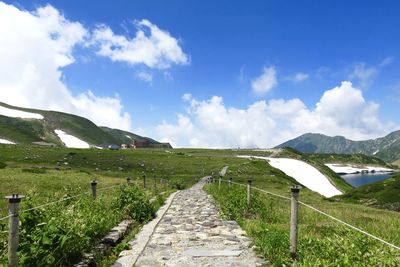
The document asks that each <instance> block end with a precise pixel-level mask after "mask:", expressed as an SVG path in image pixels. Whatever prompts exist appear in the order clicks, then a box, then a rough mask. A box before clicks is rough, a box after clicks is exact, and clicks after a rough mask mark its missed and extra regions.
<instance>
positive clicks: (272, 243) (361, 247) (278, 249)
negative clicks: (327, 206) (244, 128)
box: [206, 184, 400, 266]
mask: <svg viewBox="0 0 400 267" xmlns="http://www.w3.org/2000/svg"><path fill="white" fill-rule="evenodd" d="M206 190H207V191H208V192H209V193H210V194H211V195H212V196H213V197H214V198H215V199H216V201H217V202H218V203H219V206H220V209H221V212H222V214H223V216H225V218H227V219H229V220H236V221H238V223H239V224H240V225H241V226H242V227H243V228H244V229H245V231H246V232H247V234H248V235H250V236H251V237H253V239H254V244H255V246H256V249H257V251H258V252H259V253H260V254H261V255H262V256H264V257H265V259H266V260H268V261H269V262H270V264H271V265H272V266H291V265H293V266H400V254H399V252H398V251H396V250H394V249H391V248H389V247H387V246H385V245H383V244H382V243H380V242H378V241H375V240H372V239H370V238H368V237H366V236H365V235H363V234H361V233H358V232H355V231H353V230H351V229H348V228H345V227H344V226H342V225H338V224H337V223H335V222H334V221H330V220H329V219H328V218H326V217H323V216H322V215H319V214H316V213H315V212H313V211H312V210H309V209H306V208H305V207H301V208H300V214H299V244H298V246H299V247H298V259H297V261H292V260H291V258H290V257H289V218H290V202H289V201H287V200H284V199H279V198H276V197H273V196H269V195H265V194H261V193H258V192H253V194H252V206H251V208H250V209H248V208H247V204H246V192H245V189H244V187H239V186H237V185H235V186H232V187H231V188H229V187H228V186H227V185H226V184H223V185H222V186H221V189H220V190H219V189H218V186H216V185H213V184H211V185H208V186H207V187H206ZM338 209H340V208H339V207H338ZM362 215H364V216H366V215H368V214H363V212H362V211H361V210H358V211H357V212H355V213H354V214H353V215H352V217H353V218H352V219H351V220H352V221H362V220H364V219H365V217H364V216H362ZM387 215H388V214H387ZM379 222H380V223H381V225H379V226H378V225H375V226H374V227H380V228H384V229H385V231H386V233H387V234H388V233H391V232H392V233H393V232H396V231H397V230H398V229H399V226H400V222H399V221H392V220H391V219H390V218H388V219H387V220H385V219H384V220H380V221H379ZM396 241H397V243H400V242H399V241H400V240H399V239H397V240H396Z"/></svg>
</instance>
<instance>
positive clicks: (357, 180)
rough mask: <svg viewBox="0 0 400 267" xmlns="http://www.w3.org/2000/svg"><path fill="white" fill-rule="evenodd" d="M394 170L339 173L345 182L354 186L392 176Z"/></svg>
mask: <svg viewBox="0 0 400 267" xmlns="http://www.w3.org/2000/svg"><path fill="white" fill-rule="evenodd" d="M394 174H395V173H394V172H378V173H357V174H345V175H340V177H342V178H343V179H344V180H346V182H348V183H349V184H351V185H352V186H354V187H359V186H362V185H365V184H370V183H374V182H378V181H382V180H385V179H388V178H390V177H392V176H393V175H394Z"/></svg>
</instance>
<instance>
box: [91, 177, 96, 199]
mask: <svg viewBox="0 0 400 267" xmlns="http://www.w3.org/2000/svg"><path fill="white" fill-rule="evenodd" d="M90 185H91V187H92V196H93V199H96V197H97V181H95V180H93V181H92V182H91V183H90Z"/></svg>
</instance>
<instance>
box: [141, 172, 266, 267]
mask: <svg viewBox="0 0 400 267" xmlns="http://www.w3.org/2000/svg"><path fill="white" fill-rule="evenodd" d="M204 183H205V179H203V180H201V181H200V182H199V183H197V184H196V185H194V186H193V187H192V188H190V189H187V190H183V191H181V192H178V193H177V195H176V196H175V198H174V199H173V201H172V203H171V206H170V207H169V209H168V210H167V211H166V213H165V214H164V217H163V218H162V219H161V220H160V222H159V223H158V225H157V226H156V228H155V230H154V233H153V235H152V236H151V238H150V240H149V242H148V243H147V246H146V247H145V249H144V250H143V252H142V253H141V255H140V256H139V258H138V259H137V261H136V265H135V266H138V267H147V266H149V267H150V266H151V267H156V266H185V267H186V266H187V267H191V266H193V267H194V266H196V267H198V266H215V267H216V266H218V267H228V266H229V267H230V266H232V267H233V266H235V267H236V266H238V267H240V266H243V267H244V266H260V265H262V263H263V260H262V259H260V258H258V257H257V256H256V254H255V253H254V252H253V251H252V249H251V248H250V245H251V240H250V239H249V238H248V237H246V236H245V232H244V231H243V230H242V229H241V228H240V226H239V225H238V224H237V223H236V222H234V221H223V220H221V219H220V216H219V214H218V210H217V208H216V206H215V204H214V201H213V199H212V197H211V196H208V195H207V194H206V193H205V192H204V191H203V190H202V187H203V185H204Z"/></svg>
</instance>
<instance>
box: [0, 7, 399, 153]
mask: <svg viewBox="0 0 400 267" xmlns="http://www.w3.org/2000/svg"><path fill="white" fill-rule="evenodd" d="M5 5H7V6H8V7H10V6H14V7H16V8H17V10H18V14H21V18H22V14H30V15H31V16H33V17H36V19H38V20H39V21H40V20H41V19H43V17H45V15H43V16H41V15H38V13H37V10H38V9H40V8H44V7H46V6H49V5H50V6H51V8H52V9H54V10H56V11H57V12H59V13H58V15H55V16H56V17H57V18H60V17H61V18H62V19H64V20H66V21H67V23H79V25H80V27H81V28H82V29H84V31H85V32H86V34H85V37H83V36H84V34H83V33H82V34H81V35H80V37H79V38H78V37H77V38H76V39H74V42H73V44H72V45H71V44H70V46H69V47H68V51H64V50H62V51H61V52H60V53H64V54H68V55H69V56H70V57H71V58H73V60H72V61H73V62H69V63H65V64H59V65H55V68H56V70H58V71H59V73H60V77H58V78H57V77H55V78H54V79H59V83H60V84H58V85H57V86H60V87H64V89H65V90H66V91H67V94H68V95H70V97H71V103H72V104H71V107H66V106H63V105H61V104H58V103H57V102H56V100H54V101H55V102H54V104H51V103H50V102H51V100H49V99H47V101H44V100H41V101H39V100H38V101H36V102H35V101H30V100H26V101H21V99H20V98H17V96H14V95H12V94H11V93H8V94H7V99H0V101H5V102H10V103H11V104H19V105H25V106H26V105H27V106H31V107H37V108H49V109H58V110H62V111H67V112H72V113H76V114H80V115H83V116H86V117H89V118H90V119H92V120H93V121H95V122H96V123H98V124H102V123H103V124H107V125H108V126H114V125H113V124H112V117H110V119H109V120H107V121H104V120H103V119H104V116H99V117H96V114H98V113H99V112H98V111H97V110H96V106H99V107H101V105H100V104H98V103H97V102H96V101H99V102H102V99H103V100H104V99H106V98H107V97H108V99H109V100H110V98H112V100H117V102H118V103H117V104H115V101H114V102H113V101H111V102H110V103H113V104H112V105H115V106H116V108H115V112H116V115H115V116H117V117H118V118H120V117H123V116H124V113H127V115H126V116H128V117H129V119H127V117H125V119H121V120H120V122H118V123H116V124H115V127H116V128H128V129H130V130H132V131H135V132H139V133H142V134H146V135H148V136H151V137H154V138H158V139H160V140H164V141H170V142H172V143H173V144H174V145H177V146H200V147H237V146H241V147H267V146H273V145H277V144H278V143H279V142H281V141H285V139H287V138H293V137H295V136H297V135H299V134H302V133H305V132H309V131H312V132H321V133H325V134H328V135H345V136H346V137H348V138H352V139H366V138H374V137H378V136H382V135H384V134H387V133H388V132H390V131H392V130H396V129H398V125H400V121H399V117H398V116H396V114H399V111H400V75H399V74H400V73H399V67H400V53H399V52H400V51H399V50H400V49H399V48H400V46H399V41H400V34H399V29H400V17H399V16H398V14H400V3H398V2H397V1H351V2H350V1H113V2H112V4H111V2H106V1H102V2H101V1H5ZM3 12H11V11H9V10H8V9H4V11H3ZM35 12H36V13H35ZM49 12H50V11H49ZM50 13H51V12H50ZM13 18H15V21H13V22H12V23H10V24H9V27H10V28H11V27H13V26H12V25H17V24H13V23H22V22H21V21H22V19H21V20H19V22H18V21H17V20H18V16H13ZM62 19H61V21H62ZM143 20H146V21H148V22H149V23H150V24H149V25H152V26H155V27H157V29H159V30H160V31H161V32H163V33H166V34H167V35H168V36H169V37H170V38H172V39H173V40H175V41H176V47H175V48H179V49H180V51H178V52H179V53H178V54H179V55H178V58H168V57H166V58H164V60H165V62H167V63H168V64H167V65H168V66H162V67H160V65H157V64H156V65H152V66H149V64H148V63H145V62H141V61H140V60H139V61H137V62H136V61H135V63H132V60H131V59H129V58H126V57H125V58H124V57H122V58H120V59H119V60H115V59H114V60H113V59H112V57H113V56H116V55H115V54H113V55H110V54H109V55H100V54H99V49H100V48H99V47H100V46H101V45H102V44H104V42H105V41H104V40H105V39H104V38H103V39H101V38H95V37H93V36H95V31H96V29H97V30H98V29H100V28H99V27H100V26H99V25H102V27H103V28H102V29H104V28H107V29H110V30H112V33H113V36H114V37H115V36H119V37H124V38H126V40H127V42H129V41H131V42H132V41H133V39H134V38H135V36H136V34H137V32H138V31H140V30H143V32H144V34H145V35H146V36H150V35H151V33H150V32H149V31H150V28H149V27H148V26H146V25H144V24H140V23H141V22H143ZM60 25H61V26H60V27H64V26H65V23H64V24H63V23H62V22H60ZM3 27H7V26H3ZM14 27H15V26H14ZM40 27H42V26H38V31H41V30H43V28H40ZM3 30H4V29H3ZM5 30H7V29H5ZM26 31H29V29H28V28H27V29H26ZM44 31H46V32H47V33H49V32H50V34H53V33H52V32H51V31H52V30H48V29H47V28H46V29H44ZM53 31H59V29H56V30H54V29H53ZM7 32H11V31H10V29H8V31H7ZM63 32H65V31H63V30H61V31H60V32H57V34H59V35H63ZM3 36H4V35H3ZM150 37H151V36H150ZM32 38H34V37H32ZM83 39H84V41H82V40H83ZM110 40H111V39H107V42H109V41H110ZM113 40H114V39H113ZM1 42H2V41H1V39H0V43H1ZM16 42H18V40H16ZM102 42H103V43H102ZM118 45H119V44H116V43H113V44H112V45H110V47H111V49H115V47H116V46H118ZM4 47H5V46H3V49H4ZM1 49H2V48H1V46H0V50H1ZM49 49H50V48H49ZM21 51H22V47H21ZM176 51H177V50H175V52H176ZM164 52H165V51H164ZM33 53H34V52H33ZM175 55H176V54H175ZM0 57H1V51H0ZM18 57H19V58H20V60H21V64H27V63H26V62H35V61H34V60H32V59H30V58H24V57H23V56H22V55H18ZM35 60H36V59H35ZM38 60H39V59H38ZM4 62H5V61H4V60H3V64H5V63H4ZM165 62H164V63H165ZM0 64H2V63H1V61H0ZM40 64H42V62H41V63H40ZM40 64H39V63H38V65H37V68H38V69H39V68H40V66H42V65H40ZM43 64H44V63H43ZM150 65H151V64H150ZM19 66H20V65H19ZM0 67H1V66H0ZM53 67H54V66H53ZM38 73H40V72H38ZM44 73H45V72H44ZM263 75H264V76H263ZM38 76H40V74H38ZM43 76H45V75H43ZM140 77H141V78H140ZM150 77H151V81H150ZM44 79H46V78H45V77H43V80H44ZM257 81H258V83H257ZM343 81H348V82H351V85H349V84H347V83H346V85H343V84H342V82H343ZM53 82H54V81H53ZM4 84H10V83H9V82H7V83H6V82H4ZM43 84H51V83H50V82H46V81H43ZM256 84H258V87H257V85H256ZM7 88H8V87H6V86H1V81H0V90H2V91H4V90H10V89H7ZM18 88H19V87H18ZM37 88H38V89H37V90H42V89H40V88H41V86H38V87H37ZM255 88H258V90H257V89H255ZM334 88H337V90H333V89H334ZM64 89H63V90H64ZM23 90H24V89H21V92H24V91H23ZM30 90H32V88H30ZM43 90H50V89H43ZM60 90H61V89H60ZM65 90H64V91H65ZM88 90H90V91H91V92H92V94H93V95H95V97H96V99H95V100H94V102H93V101H92V102H93V103H92V102H91V104H92V106H91V107H90V108H89V107H88V108H87V109H85V105H86V104H85V102H84V101H83V100H82V99H80V101H76V98H77V97H78V96H79V95H81V94H86V93H87V92H88ZM14 91H15V90H14ZM329 92H331V93H329ZM64 93H65V92H64ZM325 93H326V94H325ZM46 94H47V93H46ZM46 94H43V95H46ZM184 94H186V97H185V99H186V100H183V99H182V96H183V95H184ZM188 94H190V95H188ZM324 94H325V95H324ZM4 95H5V94H4ZM55 95H56V94H55ZM323 96H326V97H323ZM347 96H349V97H347ZM55 97H56V96H55ZM213 97H214V98H213ZM352 97H354V98H352ZM360 97H361V98H360ZM60 98H62V96H60ZM341 98H346V99H344V101H340V100H341ZM279 101H281V102H282V101H283V102H282V105H278V106H277V105H276V103H278V102H279ZM335 101H336V102H335ZM76 102H79V103H80V104H79V105H80V106H79V107H78V106H77V104H76ZM103 102H104V101H103ZM103 102H102V103H103ZM106 102H107V101H106ZM342 102H343V103H342ZM353 102H354V103H356V104H355V105H354V107H349V106H351V103H353ZM107 103H108V102H107ZM112 105H109V106H112ZM254 105H255V108H254V109H255V110H253V109H252V108H251V107H252V106H254ZM88 109H91V110H92V112H91V113H86V112H85V110H88ZM335 110H337V112H335ZM282 112H283V113H284V114H283V113H282ZM100 113H101V112H100ZM337 113H338V114H337ZM352 117H355V118H352ZM127 121H129V123H128V124H126V125H125V126H126V127H125V126H124V125H123V123H125V122H127ZM317 121H318V123H316V122H317ZM234 122H237V123H234ZM251 122H253V123H251ZM307 125H309V127H306V126H307ZM372 126H374V127H372ZM210 138H211V139H213V141H210Z"/></svg>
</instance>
